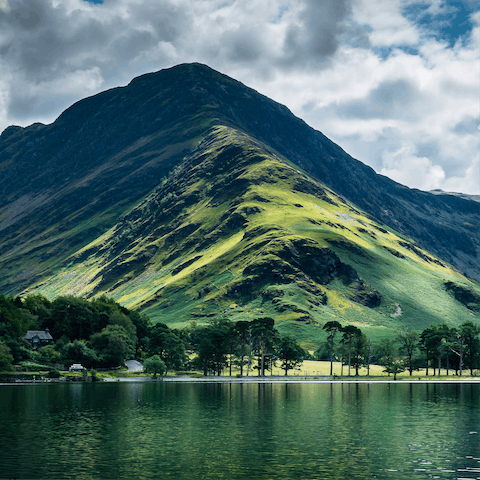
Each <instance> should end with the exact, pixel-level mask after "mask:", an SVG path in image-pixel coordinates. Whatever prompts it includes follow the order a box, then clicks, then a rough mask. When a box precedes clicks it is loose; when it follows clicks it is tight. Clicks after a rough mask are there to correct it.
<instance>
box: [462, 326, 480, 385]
mask: <svg viewBox="0 0 480 480" xmlns="http://www.w3.org/2000/svg"><path fill="white" fill-rule="evenodd" d="M460 331H461V332H462V335H463V337H464V339H465V347H466V351H465V366H466V367H467V368H469V369H470V375H471V376H473V370H474V369H475V368H478V367H479V357H480V341H479V339H478V336H479V334H480V328H479V327H478V326H477V325H475V324H474V323H472V322H470V321H468V322H465V323H462V325H460Z"/></svg>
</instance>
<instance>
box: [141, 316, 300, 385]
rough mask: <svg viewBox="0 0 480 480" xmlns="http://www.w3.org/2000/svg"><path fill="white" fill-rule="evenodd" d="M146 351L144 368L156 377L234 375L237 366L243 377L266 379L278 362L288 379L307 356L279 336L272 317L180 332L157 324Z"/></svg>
mask: <svg viewBox="0 0 480 480" xmlns="http://www.w3.org/2000/svg"><path fill="white" fill-rule="evenodd" d="M146 351H147V354H150V355H151V357H149V358H147V360H146V361H145V364H144V367H145V369H146V370H147V371H151V372H152V373H154V374H157V373H160V374H163V373H165V372H166V371H167V370H168V369H174V370H181V369H183V368H191V369H195V370H200V371H202V372H203V374H204V375H207V374H208V373H210V372H212V373H214V374H216V375H221V373H222V371H224V370H226V369H228V371H229V374H230V375H231V374H232V366H234V365H235V366H238V367H239V368H240V375H242V376H243V375H244V374H246V375H247V376H248V375H250V371H251V370H252V369H256V370H258V375H261V376H263V375H265V372H266V371H268V370H270V371H271V369H272V367H273V366H275V365H277V362H278V363H279V366H280V367H281V368H282V369H283V370H284V372H285V375H288V371H289V370H292V369H294V368H296V367H297V366H299V365H301V363H302V362H303V359H304V358H305V356H306V355H307V353H306V352H305V351H304V350H303V349H302V348H301V347H300V346H299V345H298V344H297V342H296V341H295V339H294V338H293V337H291V336H284V335H280V334H279V332H278V331H277V330H276V329H275V328H274V320H273V319H272V318H269V317H264V318H257V319H255V320H252V321H251V322H247V321H239V322H236V323H232V322H230V321H228V320H227V319H220V320H214V321H212V322H211V323H210V324H208V325H202V326H195V327H192V328H189V329H185V330H181V331H178V330H170V329H169V328H168V327H167V326H166V325H163V324H161V323H158V324H157V325H155V326H153V327H152V329H151V332H150V338H149V341H148V345H147V348H146Z"/></svg>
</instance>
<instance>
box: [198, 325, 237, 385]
mask: <svg viewBox="0 0 480 480" xmlns="http://www.w3.org/2000/svg"><path fill="white" fill-rule="evenodd" d="M229 333H230V325H229V322H225V321H223V320H220V321H218V320H216V321H214V322H212V324H211V325H208V326H205V327H201V328H197V329H195V330H194V331H193V332H192V334H191V335H190V339H191V342H192V345H193V348H194V351H195V352H196V353H197V358H196V360H195V363H196V364H197V365H198V367H199V368H200V369H201V370H203V374H204V375H207V374H208V372H209V371H210V370H213V371H214V372H215V373H216V374H217V375H218V376H220V375H221V373H222V370H223V369H224V368H225V367H226V366H227V353H228V336H229Z"/></svg>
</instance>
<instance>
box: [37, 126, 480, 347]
mask: <svg viewBox="0 0 480 480" xmlns="http://www.w3.org/2000/svg"><path fill="white" fill-rule="evenodd" d="M449 285H455V286H456V287H458V288H459V289H461V290H462V291H463V290H465V291H471V292H473V294H474V295H478V298H479V299H480V289H479V288H478V286H476V285H474V284H473V283H472V282H468V281H467V280H466V279H465V278H463V277H462V276H461V275H460V274H458V273H457V272H455V271H453V270H452V269H451V268H450V267H449V266H448V265H446V264H445V263H444V262H442V261H441V260H439V259H438V258H436V257H434V256H433V255H431V254H428V253H426V252H425V251H422V250H420V249H419V248H418V247H416V246H415V245H414V244H413V243H412V242H410V241H408V240H405V239H404V238H402V237H401V236H399V235H398V234H396V233H395V232H394V231H392V230H390V229H388V227H385V226H381V225H379V224H377V223H375V222H374V221H372V220H371V219H369V218H368V217H367V216H366V215H365V214H364V213H363V212H361V211H360V210H358V209H357V208H355V207H354V206H352V205H350V204H348V203H346V202H345V201H344V200H342V199H341V198H340V197H339V196H338V195H336V194H335V193H333V192H332V191H330V190H329V189H327V188H325V187H322V186H321V185H319V184H318V183H316V182H314V181H312V180H311V179H309V178H308V177H306V176H305V175H304V174H301V173H300V172H299V171H298V170H296V169H294V168H293V167H291V166H289V165H287V164H286V163H285V162H283V161H282V160H281V159H280V158H278V157H276V156H275V155H274V154H271V153H268V152H267V151H266V150H265V147H264V146H263V145H262V144H261V143H259V142H256V141H254V140H252V139H251V138H250V137H248V136H247V135H245V134H244V133H242V132H239V131H237V130H234V129H232V128H229V127H225V126H216V127H212V128H211V130H210V132H209V134H208V135H206V137H205V138H204V139H203V140H202V141H199V143H198V145H197V148H196V149H195V150H194V151H193V152H192V154H191V155H189V156H187V157H186V158H185V159H184V160H183V162H182V163H180V164H179V165H178V166H177V167H176V168H175V169H174V171H173V172H172V173H171V174H170V175H169V176H168V177H167V178H166V179H165V181H164V182H163V183H162V185H160V186H159V187H158V188H157V189H155V191H154V192H152V193H151V194H150V195H148V196H147V198H145V199H144V200H143V201H142V202H140V203H139V204H138V205H137V206H136V207H135V208H133V209H132V210H131V211H129V212H128V213H127V214H126V215H125V216H124V217H123V218H122V219H121V220H120V221H119V222H118V223H117V224H116V225H115V226H114V227H112V228H111V229H110V230H109V231H107V232H106V233H105V234H104V235H102V236H101V237H99V238H98V239H96V240H95V241H94V242H91V243H90V244H88V245H87V246H85V247H84V248H83V249H81V250H80V251H79V252H77V253H76V254H74V255H73V256H71V257H69V258H68V259H67V260H66V261H65V262H63V264H62V265H61V268H60V269H59V270H57V271H56V273H55V274H54V275H52V276H51V277H49V278H45V279H43V280H42V282H40V283H38V284H36V285H33V286H32V287H31V288H30V289H29V290H28V291H31V292H36V291H40V292H42V293H45V294H47V295H49V296H51V297H53V296H56V295H60V294H61V295H66V294H74V295H85V296H88V297H89V296H92V295H95V294H96V295H100V294H107V295H108V296H112V297H113V298H114V299H116V300H118V301H119V302H121V303H122V304H124V305H126V306H127V307H129V308H138V309H141V310H143V311H146V312H147V313H148V315H149V316H150V317H151V318H152V319H153V320H158V321H162V322H164V323H168V324H170V325H174V326H176V327H184V326H186V325H188V324H189V323H191V322H192V321H206V320H207V319H208V318H210V317H212V316H215V315H219V314H221V315H226V316H228V317H230V318H232V319H235V320H238V319H249V318H250V319H252V318H255V317H257V316H261V315H271V316H273V317H274V318H275V320H276V322H277V326H278V328H279V329H280V330H281V331H286V332H294V333H295V334H296V335H297V336H298V337H300V338H301V339H302V341H303V342H305V344H314V343H315V340H316V339H318V338H319V337H320V336H321V331H320V328H319V326H320V325H323V324H324V323H325V322H326V321H328V320H331V319H333V318H335V319H338V320H340V321H342V322H351V323H355V324H357V325H361V326H362V328H363V329H364V330H365V331H367V332H368V331H369V330H370V331H371V334H373V335H381V334H386V333H385V332H386V331H387V330H393V329H396V328H398V326H400V325H403V324H406V325H410V326H412V327H415V328H425V327H426V326H429V325H430V324H431V323H438V322H443V321H448V322H449V323H450V324H453V325H456V324H459V323H462V321H465V320H470V319H473V320H480V316H479V312H478V311H477V308H476V307H475V305H473V304H472V305H470V304H469V303H468V302H463V303H462V302H461V301H459V300H458V299H457V298H456V297H455V294H454V292H453V291H451V290H452V289H451V288H450V290H449V287H448V286H449Z"/></svg>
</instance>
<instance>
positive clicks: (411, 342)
mask: <svg viewBox="0 0 480 480" xmlns="http://www.w3.org/2000/svg"><path fill="white" fill-rule="evenodd" d="M396 341H397V342H398V343H400V349H401V351H402V352H403V353H404V354H405V356H406V357H407V368H408V371H409V373H410V376H412V372H413V369H414V363H413V356H414V354H415V350H416V349H417V344H418V333H416V332H414V331H412V330H411V329H410V328H406V327H405V328H403V329H402V330H399V331H398V332H397V338H396Z"/></svg>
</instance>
